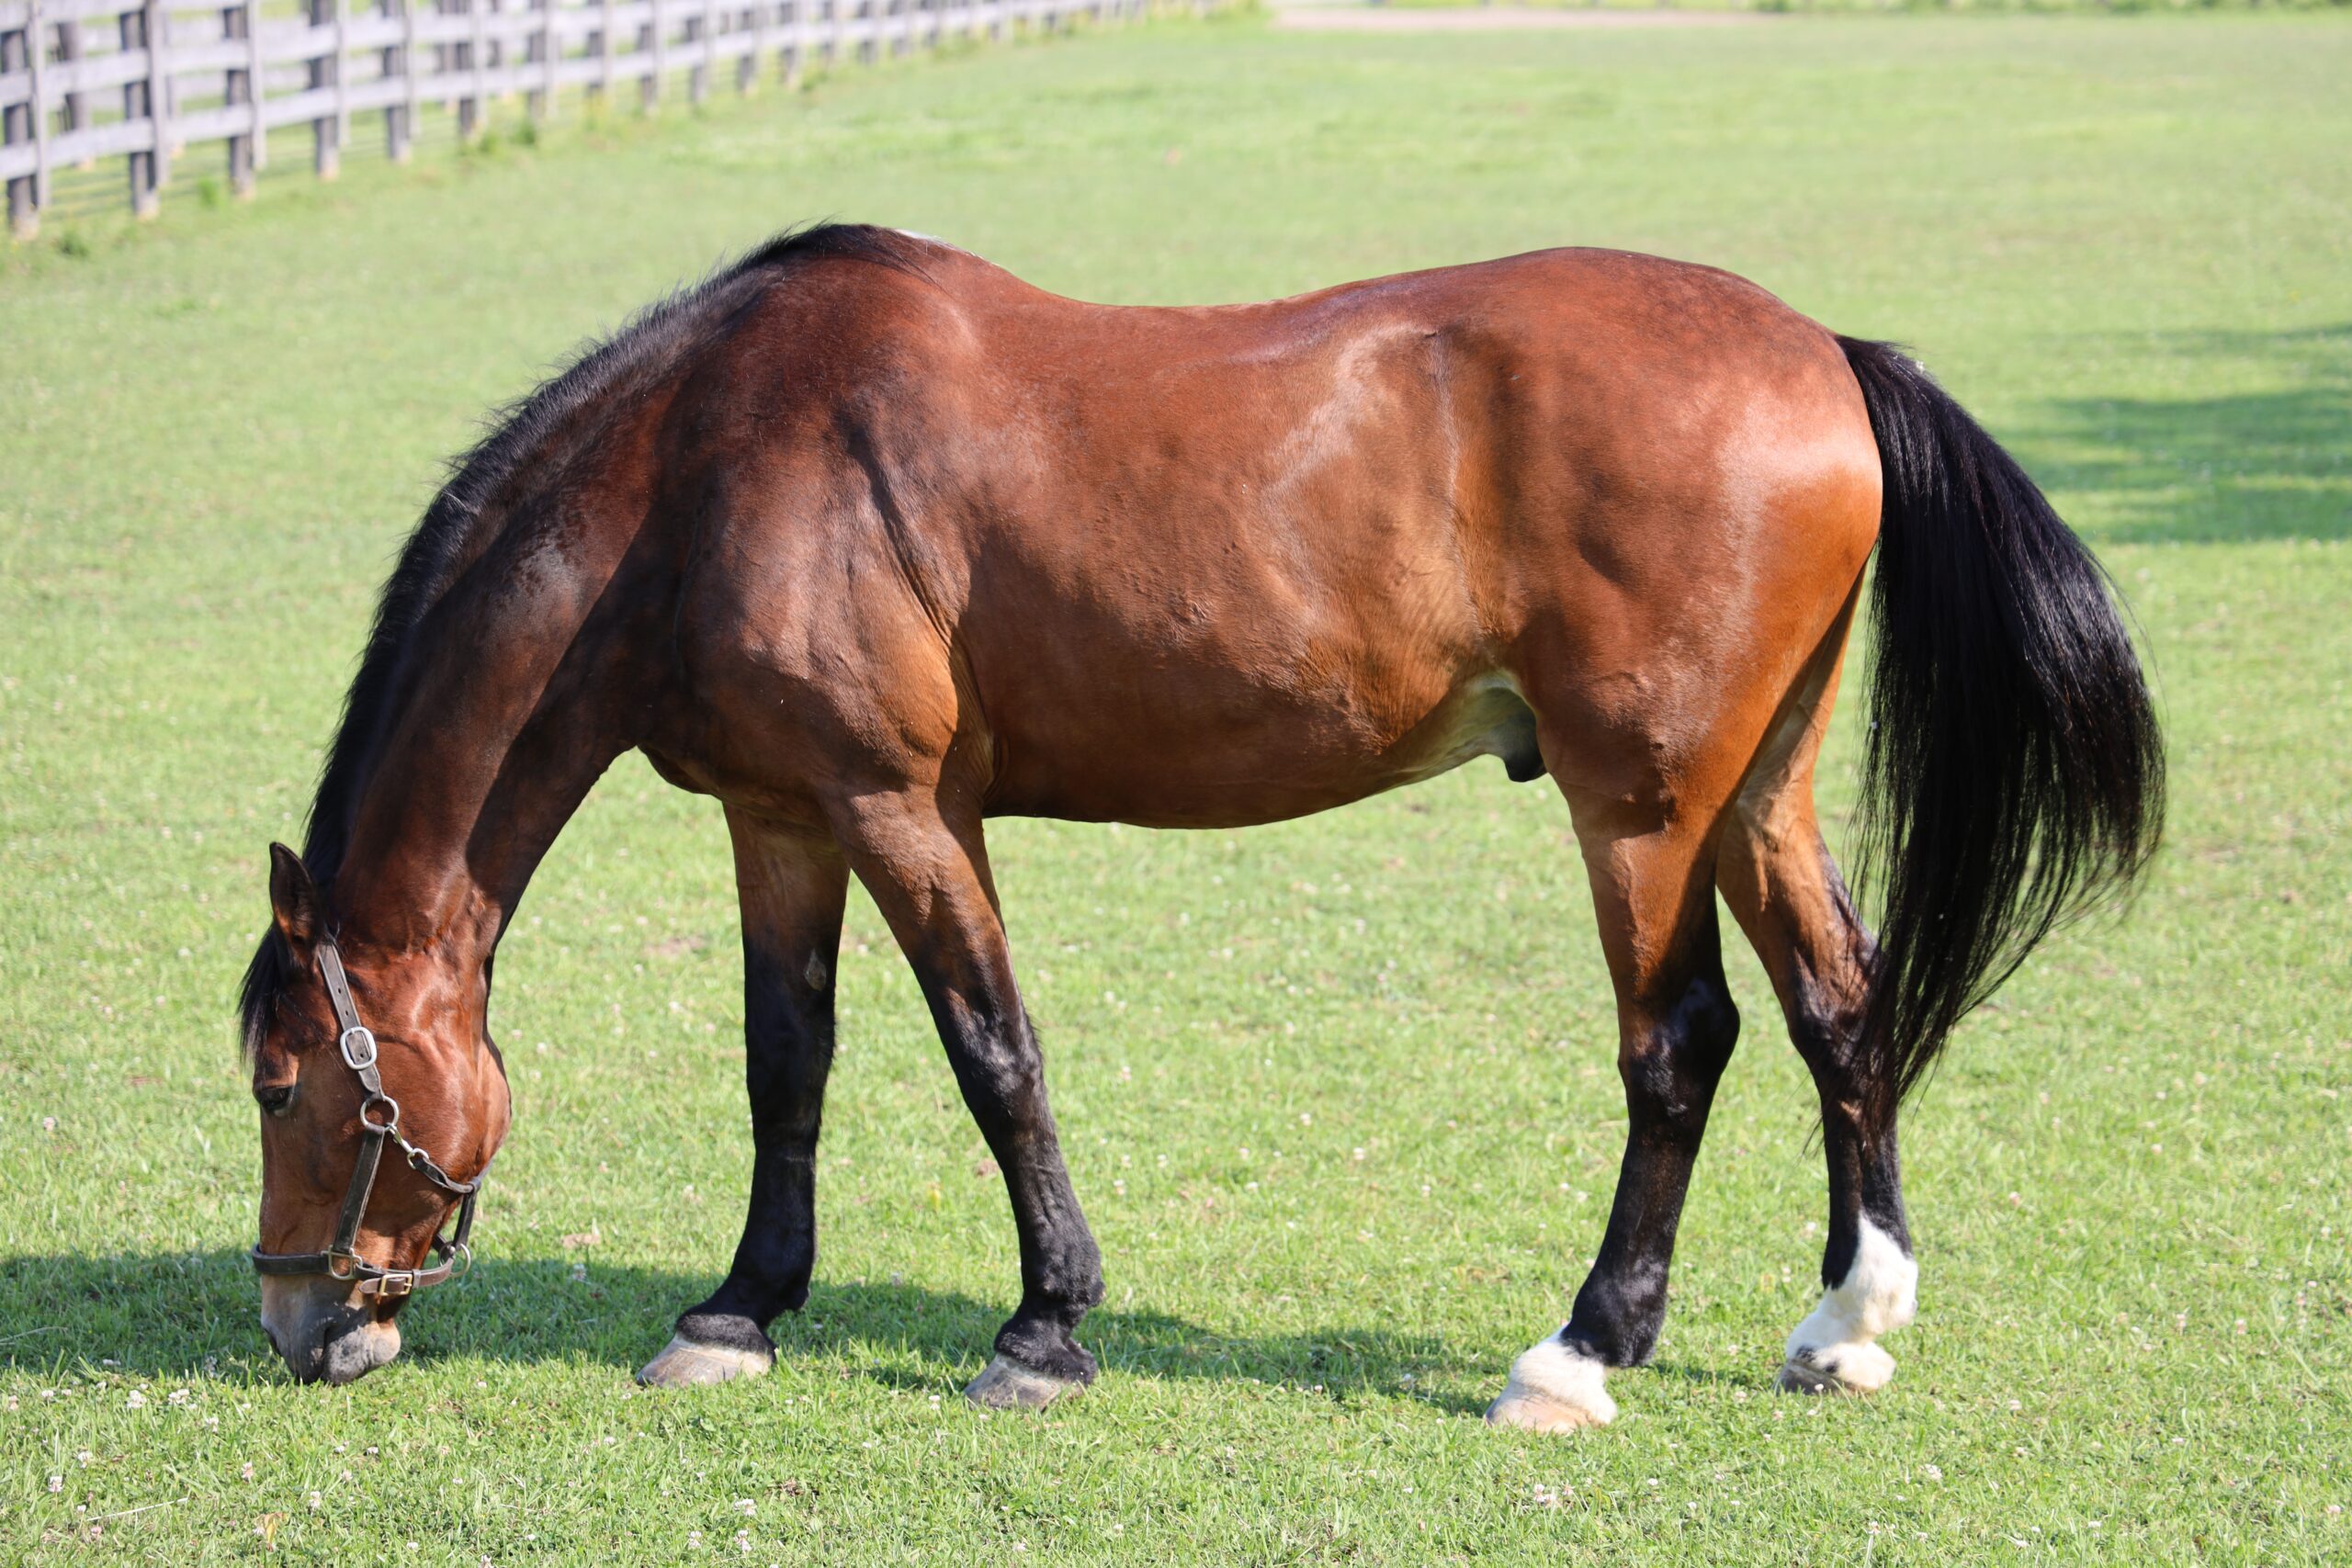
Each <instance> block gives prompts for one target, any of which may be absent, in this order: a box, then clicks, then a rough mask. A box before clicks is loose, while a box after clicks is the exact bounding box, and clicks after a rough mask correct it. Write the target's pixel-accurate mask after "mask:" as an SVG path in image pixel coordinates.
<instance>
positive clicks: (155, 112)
mask: <svg viewBox="0 0 2352 1568" xmlns="http://www.w3.org/2000/svg"><path fill="white" fill-rule="evenodd" d="M1150 4H1151V0H756V3H754V4H750V5H746V4H743V3H741V0H729V3H721V0H243V3H240V4H227V5H223V4H219V3H218V0H216V3H215V4H212V5H197V4H190V3H188V0H0V127H4V128H5V131H6V137H5V141H0V177H5V178H6V182H7V187H8V222H9V227H10V229H11V231H13V232H14V233H16V234H17V236H19V237H20V238H22V237H29V236H31V235H33V234H34V233H36V232H38V231H39V228H40V214H41V211H42V209H44V208H47V207H49V206H50V205H51V175H52V173H53V172H54V171H57V170H60V169H65V168H73V167H87V166H89V165H91V164H94V163H95V162H96V160H98V159H101V158H112V157H121V158H122V159H124V160H125V162H126V163H127V164H128V166H129V170H130V209H131V211H132V212H134V213H136V214H138V215H139V216H141V217H149V216H152V215H153V213H154V212H155V211H156V209H157V207H158V204H159V202H160V200H161V194H160V193H161V192H162V189H163V187H164V184H165V182H166V181H167V180H168V179H169V178H170V176H171V171H172V164H173V160H174V159H175V158H177V157H179V156H180V155H181V154H182V153H183V152H185V151H186V150H187V148H188V147H190V146H193V145H195V144H197V143H199V142H209V141H225V142H226V143H228V159H227V170H226V172H227V176H228V187H229V190H230V191H231V192H232V194H234V195H237V196H241V197H242V196H248V195H251V194H252V191H253V186H254V176H255V175H257V174H258V173H259V171H260V170H261V169H262V168H263V167H265V166H266V164H268V162H269V158H270V154H271V152H273V151H274V150H276V149H275V147H274V146H273V141H272V137H271V132H273V131H281V130H287V129H288V128H301V127H307V128H308V129H309V133H310V136H309V140H310V143H311V169H312V171H313V172H314V173H316V174H317V175H320V176H321V177H322V178H327V179H332V178H333V177H334V175H335V172H336V169H337V167H338V165H339V164H340V161H341V157H342V152H343V149H344V148H345V147H346V146H348V145H351V141H352V134H353V130H352V122H353V120H354V119H355V118H358V117H361V116H367V115H375V116H379V117H380V121H381V125H382V133H383V137H384V150H385V152H387V154H389V155H390V157H391V158H393V159H394V160H396V161H404V160H405V159H406V158H407V157H408V155H409V151H410V148H411V146H412V144H413V141H414V138H415V136H416V132H417V126H418V116H419V112H420V110H421V109H424V108H428V107H442V108H448V109H451V110H453V111H454V113H455V115H456V117H457V128H458V135H459V136H460V137H471V136H474V135H476V134H479V132H480V131H481V128H482V126H483V123H484V118H485V114H486V109H487V106H488V104H489V103H490V102H491V101H492V100H495V99H500V98H505V97H510V96H518V95H519V96H522V97H523V99H524V100H525V102H526V105H527V108H528V112H529V114H530V116H531V118H533V119H534V120H538V119H541V118H545V117H547V116H549V115H552V114H553V113H554V112H555V110H556V106H557V103H558V100H559V97H560V95H562V94H563V93H564V92H565V91H566V90H567V89H578V90H580V91H582V92H585V93H587V94H588V95H591V96H593V97H594V98H597V99H601V100H604V101H607V102H609V101H610V100H611V98H612V95H613V94H614V93H615V91H616V89H621V88H624V87H626V86H628V85H631V84H634V85H635V87H636V89H637V93H638V97H639V103H640V104H641V105H642V106H643V107H647V108H649V109H650V108H651V107H653V106H654V105H655V104H656V103H657V102H659V101H660V99H661V97H662V93H663V92H664V91H665V90H666V89H667V88H668V87H669V86H670V85H671V84H672V82H673V78H674V77H675V76H676V75H677V74H678V73H684V75H685V78H686V90H687V93H688V94H689V96H691V97H692V98H693V99H694V101H695V102H697V103H698V102H700V101H701V100H702V99H703V98H704V97H705V96H707V94H708V93H709V92H710V91H711V89H712V86H713V85H714V84H715V83H717V82H718V79H719V78H720V76H721V75H722V73H725V72H726V71H727V69H728V68H729V67H730V66H731V67H732V69H733V72H734V77H735V85H736V88H737V90H738V91H748V90H749V89H750V88H751V87H752V85H753V84H754V83H755V82H756V81H757V80H758V78H759V75H760V72H761V69H762V67H763V65H765V64H772V65H773V66H774V68H775V70H776V71H777V72H778V73H780V75H781V77H782V79H783V80H784V81H785V82H786V83H787V84H789V83H791V82H792V81H794V80H795V79H796V78H797V75H798V74H799V73H800V71H801V69H802V67H803V66H804V64H807V63H809V62H822V63H825V64H832V63H836V62H846V61H848V60H850V59H853V58H854V59H858V60H865V61H872V60H875V59H877V58H879V57H880V56H881V55H883V54H884V53H885V52H888V53H891V54H900V53H906V52H909V51H913V50H918V49H923V48H928V47H932V46H934V45H936V44H938V43H939V42H940V41H942V40H943V39H957V38H961V39H970V38H975V37H980V36H985V37H988V38H1001V37H1002V36H1003V35H1004V33H1005V31H1006V30H1007V29H1008V28H1035V29H1041V30H1045V31H1053V30H1056V29H1058V28H1067V27H1068V26H1069V25H1070V24H1071V23H1072V22H1073V21H1074V20H1075V19H1076V18H1078V17H1089V18H1091V19H1095V20H1103V19H1125V18H1127V17H1137V16H1140V15H1142V14H1143V13H1144V11H1145V10H1146V9H1147V7H1148V6H1149V5H1150ZM278 145H282V139H280V141H279V142H278Z"/></svg>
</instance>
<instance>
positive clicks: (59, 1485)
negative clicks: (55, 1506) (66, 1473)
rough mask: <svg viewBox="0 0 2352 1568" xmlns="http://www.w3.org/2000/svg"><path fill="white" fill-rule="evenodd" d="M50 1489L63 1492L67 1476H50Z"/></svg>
mask: <svg viewBox="0 0 2352 1568" xmlns="http://www.w3.org/2000/svg"><path fill="white" fill-rule="evenodd" d="M49 1489H50V1490H51V1492H62V1491H64V1490H65V1477H63V1476H62V1475H52V1476H51V1477H50V1478H49Z"/></svg>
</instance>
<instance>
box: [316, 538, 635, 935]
mask: <svg viewBox="0 0 2352 1568" xmlns="http://www.w3.org/2000/svg"><path fill="white" fill-rule="evenodd" d="M533 532H534V534H535V537H532V538H528V539H524V540H501V541H499V542H497V543H494V544H493V545H492V547H490V548H489V549H488V550H486V551H485V552H484V554H483V556H482V558H481V559H480V560H479V561H477V562H476V563H475V564H474V565H473V566H472V567H471V568H469V570H467V571H466V573H465V574H464V576H462V577H461V578H460V579H459V580H458V582H457V583H455V584H454V585H453V586H452V587H451V589H450V590H449V592H447V594H446V595H445V596H444V597H443V599H442V601H441V602H440V603H439V604H435V606H434V608H433V610H432V611H431V612H430V613H429V614H428V615H426V616H425V617H424V620H423V621H422V622H420V624H419V626H418V628H417V631H416V632H415V633H414V634H413V645H412V648H411V649H410V651H409V653H408V654H407V656H406V660H405V667H404V670H403V673H402V679H401V694H400V697H399V699H398V701H397V703H396V705H395V706H394V708H393V709H392V710H391V711H390V713H389V714H388V715H387V716H386V717H385V720H384V723H383V726H382V739H381V740H380V742H379V748H378V750H377V754H376V761H375V764H374V766H373V767H372V768H371V769H370V771H369V773H368V781H367V784H366V785H365V786H364V787H363V788H362V790H361V791H360V793H359V795H358V796H357V803H356V808H355V810H354V814H353V818H352V823H351V832H350V838H349V843H348V848H347V851H346V852H345V857H344V860H343V863H342V865H341V866H340V867H339V868H338V870H337V872H336V874H335V902H336V904H337V906H338V908H337V913H338V915H339V917H340V918H341V919H343V921H344V922H345V926H346V927H347V928H348V929H350V930H351V931H353V932H354V934H355V935H356V936H357V937H359V938H360V939H361V940H364V941H367V942H373V943H375V944H378V945H379V946H382V947H386V948H390V949H392V950H395V951H407V952H421V951H426V950H433V949H437V950H439V951H440V952H441V953H442V955H443V956H445V957H446V958H447V959H449V960H451V961H453V962H455V963H458V964H474V965H478V964H482V963H485V962H487V960H488V958H489V956H490V953H491V951H492V948H494V947H495V945H496V943H497V941H498V936H499V933H500V932H501V931H503V929H504V927H505V922H506V919H507V916H508V915H509V913H510V912H511V911H512V910H513V909H514V908H515V904H516V902H517V901H518V900H519V899H520V898H521V897H522V895H523V889H524V886H525V885H526V884H527V883H528V882H529V880H530V877H531V873H532V872H533V871H534V870H535V869H536V868H537V865H538V863H539V858H540V856H542V855H543V854H545V853H546V852H547V850H548V845H550V844H552V843H553V842H554V841H555V837H556V834H557V833H558V832H559V831H560V830H561V829H562V827H563V825H564V823H565V822H566V821H568V820H569V819H570V818H571V814H572V813H573V812H574V811H575V810H577V809H578V808H579V806H580V802H581V800H582V797H583V796H585V795H586V794H587V793H588V789H589V786H590V785H592V784H594V783H595V781H596V778H597V776H598V775H599V774H601V773H603V772H604V770H605V767H606V766H607V765H608V764H609V763H610V762H611V761H612V760H613V759H614V758H615V757H616V756H618V755H619V754H620V753H621V752H622V751H624V750H628V748H629V747H630V746H632V745H634V744H636V742H637V739H638V737H637V735H636V734H635V732H634V728H633V726H634V725H635V724H636V723H637V722H638V716H639V715H640V714H641V713H643V712H644V711H645V709H646V705H647V702H648V695H649V694H648V693H647V692H646V690H645V689H644V682H643V680H642V679H641V677H640V674H639V672H640V671H642V670H644V669H645V668H647V667H648V666H649V665H650V664H651V663H652V662H654V661H652V660H649V659H648V658H647V657H645V650H644V649H641V648H639V647H635V646H632V644H633V643H635V642H641V641H642V640H643V639H642V638H641V637H636V636H635V635H634V633H633V628H635V627H638V626H642V625H643V624H644V623H645V620H646V617H645V616H643V615H641V614H640V613H634V612H633V611H632V608H631V606H632V604H634V602H635V601H637V600H638V599H639V598H640V597H641V595H643V594H644V593H646V592H651V591H653V590H652V585H650V584H643V585H639V584H633V583H632V582H630V581H626V580H625V577H626V573H625V567H624V562H625V559H626V558H627V555H628V545H629V543H630V539H629V537H628V535H627V531H626V530H620V529H610V528H598V527H597V526H595V525H594V524H593V523H592V522H590V521H589V520H587V519H586V518H585V517H584V516H582V517H579V518H577V519H575V520H574V523H573V525H571V526H568V527H566V528H563V529H560V530H534V531H533ZM616 535H617V537H616Z"/></svg>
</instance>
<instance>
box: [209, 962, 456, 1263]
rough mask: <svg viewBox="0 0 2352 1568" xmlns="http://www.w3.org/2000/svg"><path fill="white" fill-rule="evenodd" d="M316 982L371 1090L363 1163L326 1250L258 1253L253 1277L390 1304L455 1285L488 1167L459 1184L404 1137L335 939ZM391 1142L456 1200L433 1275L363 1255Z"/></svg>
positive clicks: (362, 1105) (340, 1040) (362, 1107)
mask: <svg viewBox="0 0 2352 1568" xmlns="http://www.w3.org/2000/svg"><path fill="white" fill-rule="evenodd" d="M319 977H320V978H321V979H322V980H324V981H325V982H326V987H327V1000H328V1001H329V1002H331V1003H333V1004H334V1022H335V1028H336V1029H337V1031H339V1032H338V1033H337V1034H336V1036H335V1050H336V1051H337V1052H338V1053H339V1054H340V1055H342V1057H343V1063H344V1066H347V1067H349V1068H350V1069H351V1070H352V1072H353V1073H355V1074H356V1075H357V1077H358V1078H359V1087H360V1088H361V1089H365V1090H366V1091H367V1098H366V1099H364V1100H361V1101H360V1102H359V1160H358V1163H357V1164H356V1165H354V1166H353V1167H352V1168H351V1186H350V1187H349V1189H348V1190H345V1193H344V1195H343V1217H342V1219H341V1220H339V1221H338V1222H337V1223H336V1224H335V1227H334V1240H333V1241H331V1242H329V1243H328V1244H327V1247H326V1250H325V1251H323V1252H264V1251H263V1250H262V1249H261V1248H260V1247H254V1249H253V1252H252V1253H251V1254H250V1256H251V1257H252V1258H253V1262H254V1272H255V1273H256V1274H325V1275H327V1276H329V1277H330V1278H333V1279H336V1280H358V1281H359V1293H360V1294H361V1295H363V1296H380V1297H383V1298H384V1299H386V1300H388V1301H389V1300H394V1299H397V1298H399V1297H401V1296H405V1295H408V1294H410V1293H412V1292H416V1291H421V1290H423V1289H424V1288H425V1287H426V1286H427V1285H438V1284H440V1283H441V1282H442V1281H444V1280H451V1279H456V1278H458V1277H460V1276H462V1275H463V1274H464V1273H465V1272H466V1270H467V1269H469V1268H470V1267H472V1264H473V1258H474V1255H473V1249H472V1248H471V1247H468V1246H467V1245H466V1237H467V1236H468V1235H471V1234H472V1232H473V1228H474V1200H475V1199H476V1198H477V1197H479V1196H480V1195H481V1184H482V1181H483V1179H484V1178H486V1177H487V1176H488V1175H489V1173H490V1168H489V1166H487V1165H484V1166H483V1167H482V1169H481V1174H479V1175H477V1176H476V1177H475V1178H474V1179H472V1180H471V1181H459V1180H458V1179H456V1178H455V1177H453V1176H451V1175H450V1174H449V1173H448V1172H447V1171H446V1170H444V1169H442V1168H441V1167H440V1166H439V1164H437V1163H436V1162H435V1160H434V1158H433V1156H431V1155H428V1154H426V1153H425V1152H424V1150H423V1149H420V1148H418V1147H417V1146H416V1145H414V1144H412V1143H410V1142H409V1141H408V1139H406V1138H405V1137H403V1136H401V1102H400V1101H399V1100H394V1099H393V1098H392V1097H391V1096H390V1095H389V1094H386V1093H385V1092H384V1080H383V1077H382V1076H381V1075H379V1073H378V1072H377V1071H376V1036H375V1034H374V1032H372V1031H370V1030H369V1029H368V1026H367V1025H366V1024H364V1023H362V1022H360V1021H359V1010H358V1008H356V1006H354V1005H353V1003H352V1000H351V981H350V979H349V978H348V977H347V976H345V974H344V972H343V954H342V953H339V952H337V951H336V950H335V945H334V939H333V938H327V939H324V940H322V941H321V942H320V943H319ZM371 1113H374V1114H371ZM379 1114H380V1116H381V1117H382V1120H380V1121H379V1120H377V1115H379ZM387 1142H390V1143H393V1144H397V1145H400V1150H401V1154H402V1155H403V1156H406V1157H407V1160H408V1164H409V1168H410V1169H412V1170H413V1171H415V1172H416V1173H417V1174H418V1175H420V1176H422V1177H424V1179H426V1180H427V1181H430V1182H432V1183H433V1185H435V1187H438V1188H440V1189H441V1190H443V1191H444V1192H447V1193H449V1194H451V1195H452V1196H454V1197H455V1198H456V1199H457V1200H458V1225H457V1228H456V1229H455V1230H454V1231H452V1232H451V1233H450V1235H449V1237H448V1239H447V1240H446V1241H445V1240H443V1239H442V1237H441V1236H440V1235H438V1234H437V1233H436V1234H435V1235H434V1237H433V1250H434V1252H435V1255H437V1256H438V1257H439V1258H440V1261H439V1262H437V1263H435V1264H434V1265H433V1266H432V1267H431V1268H429V1269H379V1268H378V1267H377V1266H376V1265H375V1264H373V1263H370V1262H368V1260H367V1259H365V1258H361V1257H360V1256H359V1224H360V1221H361V1220H362V1219H363V1218H365V1217H366V1215H367V1213H368V1194H369V1193H371V1192H373V1191H374V1190H376V1168H377V1167H378V1166H379V1164H381V1163H382V1161H383V1157H384V1145H385V1144H386V1143H387Z"/></svg>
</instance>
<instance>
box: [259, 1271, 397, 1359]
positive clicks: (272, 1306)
mask: <svg viewBox="0 0 2352 1568" xmlns="http://www.w3.org/2000/svg"><path fill="white" fill-rule="evenodd" d="M353 1296H354V1292H352V1290H351V1288H350V1287H349V1286H348V1285H345V1284H343V1283H341V1282H339V1281H337V1280H331V1279H327V1278H325V1277H324V1276H321V1277H319V1278H317V1279H309V1278H300V1279H264V1280H262V1286H261V1326H262V1332H264V1333H265V1334H266V1335H268V1336H269V1343H270V1347H271V1348H273V1349H275V1350H276V1351H277V1354H278V1358H279V1359H281V1360H283V1361H284V1362H285V1363H286V1370H287V1371H289V1372H291V1373H293V1374H294V1378H295V1381H296V1382H324V1383H329V1384H339V1383H347V1382H355V1381H356V1380H357V1379H359V1378H363V1377H365V1376H367V1375H368V1373H369V1372H371V1371H375V1370H376V1369H377V1368H378V1367H380V1366H382V1365H383V1364H384V1363H385V1362H387V1361H389V1360H390V1359H392V1358H393V1357H395V1356H397V1355H399V1354H400V1353H401V1331H400V1325H397V1324H395V1323H393V1322H391V1321H390V1319H388V1318H379V1317H378V1316H377V1315H376V1314H375V1312H374V1311H373V1309H371V1308H370V1307H368V1306H363V1305H361V1304H359V1303H357V1302H356V1301H355V1300H354V1299H353Z"/></svg>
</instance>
